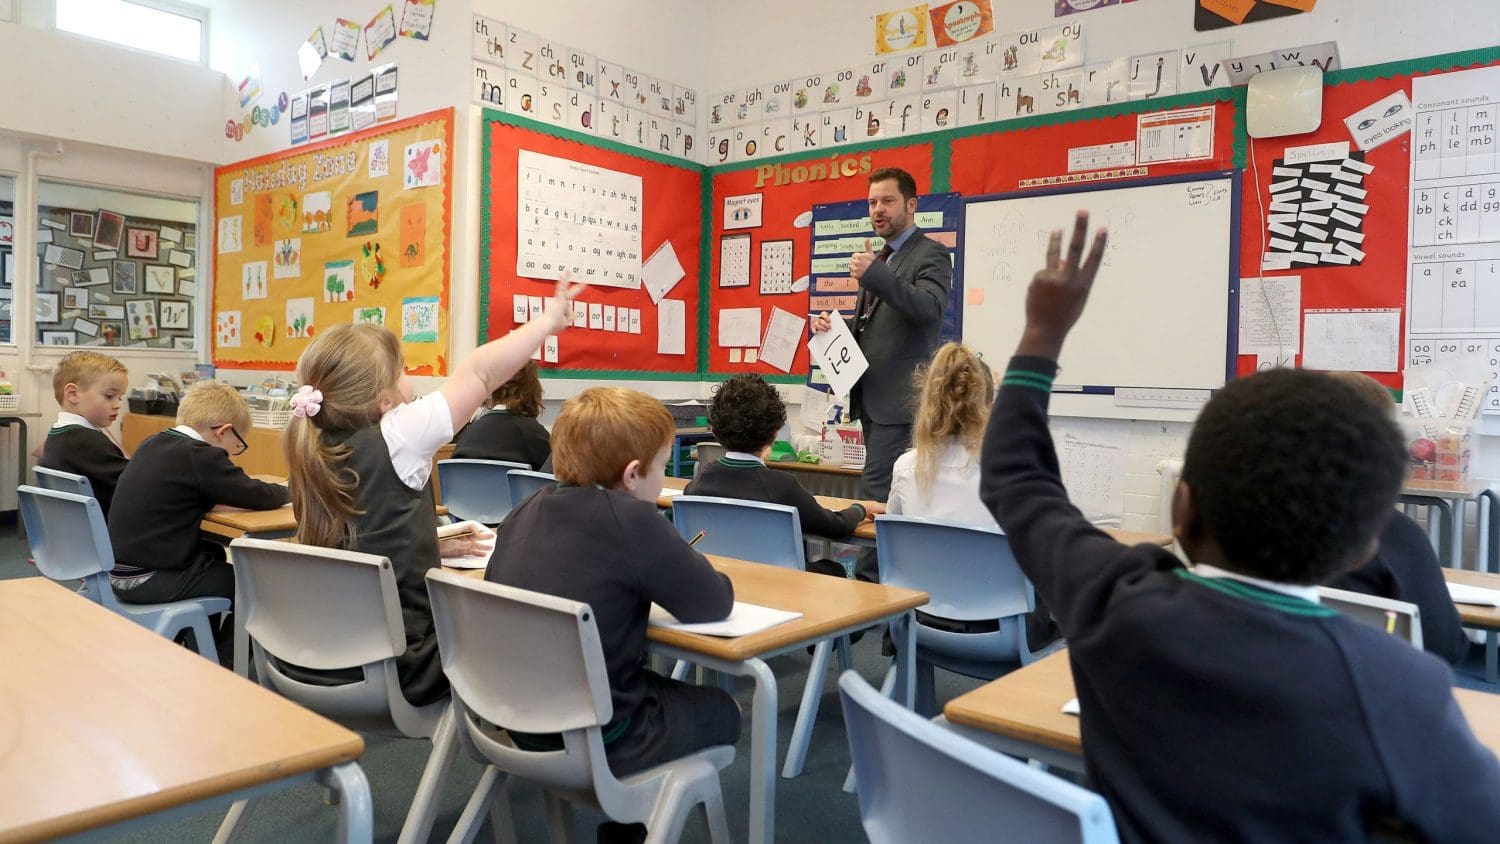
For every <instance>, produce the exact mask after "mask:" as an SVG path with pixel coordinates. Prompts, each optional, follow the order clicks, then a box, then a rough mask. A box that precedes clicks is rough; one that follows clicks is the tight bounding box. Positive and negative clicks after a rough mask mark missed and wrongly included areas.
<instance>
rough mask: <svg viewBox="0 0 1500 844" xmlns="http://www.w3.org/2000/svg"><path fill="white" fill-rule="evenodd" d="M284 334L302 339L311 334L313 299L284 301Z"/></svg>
mask: <svg viewBox="0 0 1500 844" xmlns="http://www.w3.org/2000/svg"><path fill="white" fill-rule="evenodd" d="M286 336H287V338H288V339H291V340H303V339H306V338H308V337H311V336H313V300H312V299H311V298H307V299H288V300H287V302H286Z"/></svg>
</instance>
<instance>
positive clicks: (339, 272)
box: [323, 260, 354, 302]
mask: <svg viewBox="0 0 1500 844" xmlns="http://www.w3.org/2000/svg"><path fill="white" fill-rule="evenodd" d="M353 298H354V262H353V261H350V260H343V261H329V262H327V263H325V264H324V265H323V301H324V302H348V301H350V300H352V299H353Z"/></svg>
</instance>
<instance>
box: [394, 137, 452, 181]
mask: <svg viewBox="0 0 1500 844" xmlns="http://www.w3.org/2000/svg"><path fill="white" fill-rule="evenodd" d="M402 172H403V173H404V175H405V181H404V186H405V188H406V189H407V190H411V189H412V188H425V187H432V186H433V185H440V184H442V183H443V142H442V141H422V142H420V143H415V144H411V145H409V146H407V148H406V167H405V169H404V170H403V171H402Z"/></svg>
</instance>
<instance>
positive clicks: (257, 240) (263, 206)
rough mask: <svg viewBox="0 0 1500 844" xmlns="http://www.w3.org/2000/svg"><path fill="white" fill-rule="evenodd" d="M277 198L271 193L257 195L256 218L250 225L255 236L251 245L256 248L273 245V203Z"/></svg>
mask: <svg viewBox="0 0 1500 844" xmlns="http://www.w3.org/2000/svg"><path fill="white" fill-rule="evenodd" d="M275 198H276V197H275V196H274V195H272V194H269V193H258V194H256V195H255V209H254V216H253V218H252V221H251V224H250V225H251V229H252V231H253V235H254V236H253V238H252V240H251V243H253V244H255V245H256V246H267V245H269V244H270V243H271V203H272V201H273V200H274V199H275Z"/></svg>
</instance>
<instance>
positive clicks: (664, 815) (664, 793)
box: [646, 776, 694, 844]
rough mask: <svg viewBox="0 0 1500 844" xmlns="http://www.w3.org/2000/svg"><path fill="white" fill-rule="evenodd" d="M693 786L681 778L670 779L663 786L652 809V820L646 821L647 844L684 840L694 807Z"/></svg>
mask: <svg viewBox="0 0 1500 844" xmlns="http://www.w3.org/2000/svg"><path fill="white" fill-rule="evenodd" d="M693 785H694V783H692V782H685V781H684V779H683V778H682V777H680V776H672V777H669V778H668V780H667V782H666V783H664V784H663V785H662V788H661V791H660V792H659V793H658V794H657V795H656V805H655V806H652V807H651V819H650V820H648V821H646V844H668V842H675V841H678V840H680V839H681V838H682V830H683V827H685V826H687V817H688V814H689V813H690V812H691V811H692V807H693V802H694V801H693V800H692V798H693V794H692V793H691V792H692V790H693Z"/></svg>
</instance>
